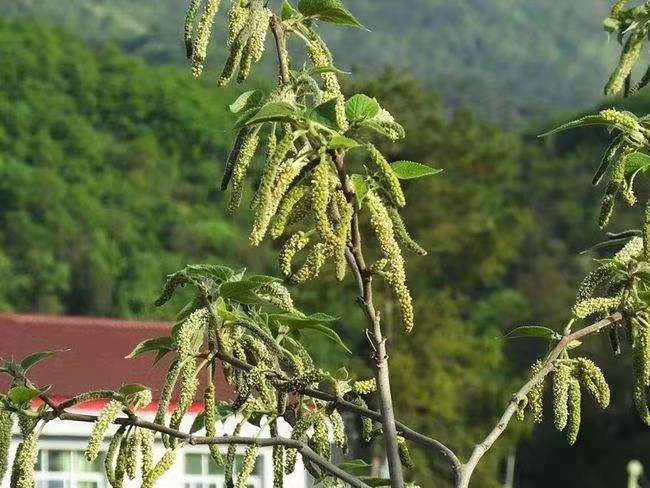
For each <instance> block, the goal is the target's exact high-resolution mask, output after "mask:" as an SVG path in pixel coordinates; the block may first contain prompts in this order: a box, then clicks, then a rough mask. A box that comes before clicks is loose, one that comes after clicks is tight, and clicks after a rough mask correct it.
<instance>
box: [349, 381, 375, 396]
mask: <svg viewBox="0 0 650 488" xmlns="http://www.w3.org/2000/svg"><path fill="white" fill-rule="evenodd" d="M352 391H353V392H354V393H356V394H357V395H370V394H371V393H374V392H375V391H377V382H376V381H375V379H374V378H370V379H368V380H361V381H355V382H354V383H353V384H352Z"/></svg>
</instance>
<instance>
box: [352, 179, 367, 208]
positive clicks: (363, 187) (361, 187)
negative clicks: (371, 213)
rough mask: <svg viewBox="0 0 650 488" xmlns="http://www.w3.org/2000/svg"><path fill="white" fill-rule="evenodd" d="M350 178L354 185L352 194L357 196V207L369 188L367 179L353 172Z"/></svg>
mask: <svg viewBox="0 0 650 488" xmlns="http://www.w3.org/2000/svg"><path fill="white" fill-rule="evenodd" d="M351 178H352V186H354V194H355V195H356V197H357V202H358V204H359V207H361V204H362V203H363V200H364V199H365V198H366V195H367V194H368V190H369V189H370V187H369V186H368V181H367V180H366V179H365V178H364V177H363V176H362V175H359V174H353V175H352V177H351Z"/></svg>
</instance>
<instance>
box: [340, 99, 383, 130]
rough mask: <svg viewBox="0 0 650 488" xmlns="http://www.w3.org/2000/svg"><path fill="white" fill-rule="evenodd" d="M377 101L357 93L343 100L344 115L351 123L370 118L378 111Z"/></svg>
mask: <svg viewBox="0 0 650 488" xmlns="http://www.w3.org/2000/svg"><path fill="white" fill-rule="evenodd" d="M379 108H380V107H379V103H378V102H377V100H375V99H374V98H370V97H369V96H368V95H364V94H363V93H359V94H357V95H354V96H352V97H350V99H349V100H348V101H347V102H345V115H346V116H347V118H348V120H349V121H350V122H351V123H359V122H363V121H364V120H366V119H371V118H373V117H374V116H375V115H377V113H378V112H379Z"/></svg>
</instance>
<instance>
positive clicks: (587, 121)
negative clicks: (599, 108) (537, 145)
mask: <svg viewBox="0 0 650 488" xmlns="http://www.w3.org/2000/svg"><path fill="white" fill-rule="evenodd" d="M587 125H608V122H607V121H606V120H605V119H604V118H603V116H602V115H586V116H585V117H581V118H579V119H576V120H572V121H571V122H567V123H566V124H563V125H561V126H559V127H556V128H555V129H552V130H549V131H548V132H544V133H543V134H540V135H539V137H546V136H550V135H551V134H556V133H558V132H562V131H565V130H569V129H574V128H576V127H585V126H587Z"/></svg>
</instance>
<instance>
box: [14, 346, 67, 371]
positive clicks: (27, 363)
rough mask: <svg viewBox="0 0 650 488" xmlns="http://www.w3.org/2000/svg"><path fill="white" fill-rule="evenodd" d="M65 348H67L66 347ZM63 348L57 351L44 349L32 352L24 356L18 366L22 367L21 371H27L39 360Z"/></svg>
mask: <svg viewBox="0 0 650 488" xmlns="http://www.w3.org/2000/svg"><path fill="white" fill-rule="evenodd" d="M66 350H67V349H66ZM63 351H64V350H59V351H44V352H35V353H33V354H30V355H29V356H26V357H25V358H24V359H23V360H22V361H21V362H20V367H21V368H23V371H24V372H25V373H26V372H27V371H29V369H30V368H31V367H32V366H34V365H35V364H36V363H39V362H40V361H43V360H44V359H47V358H49V357H50V356H53V355H54V354H56V353H57V352H63Z"/></svg>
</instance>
